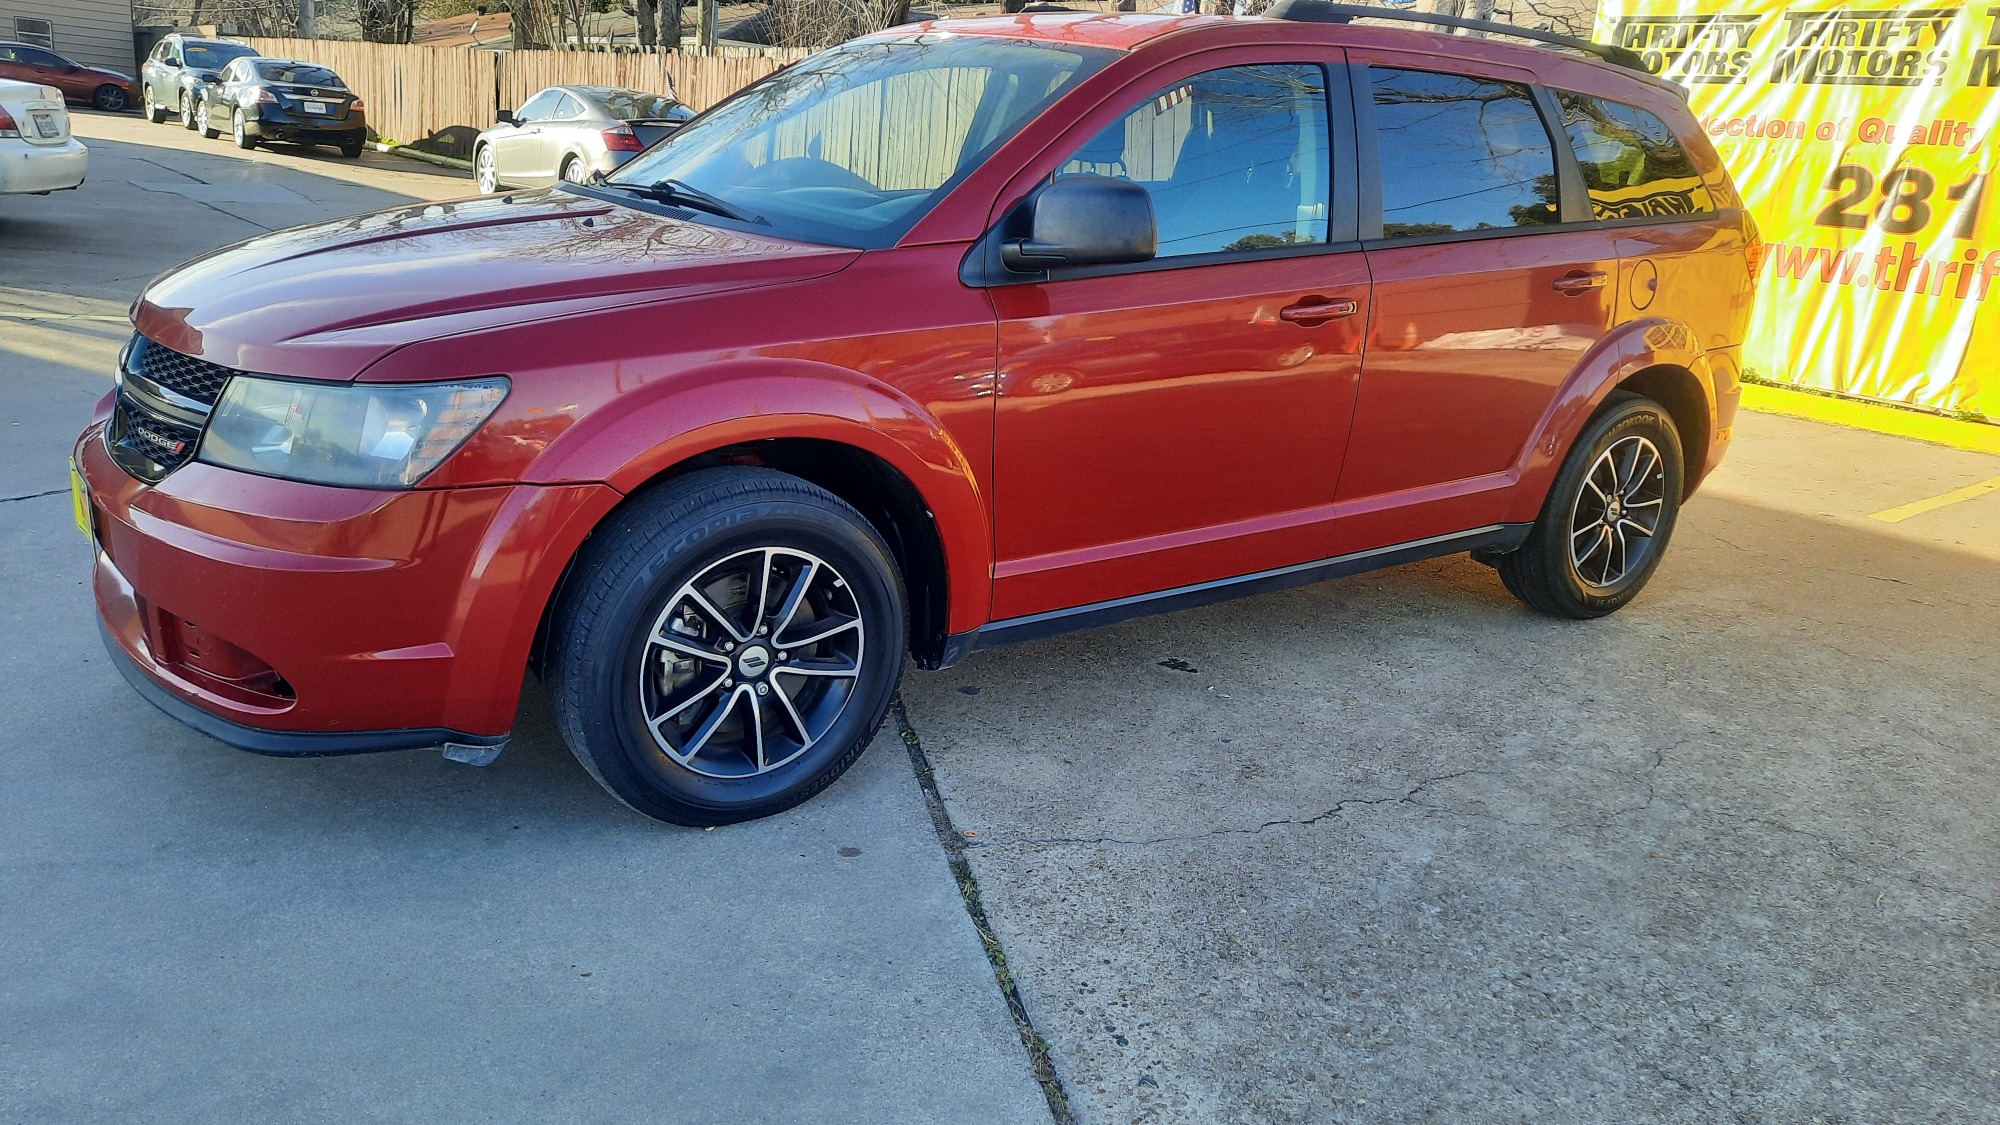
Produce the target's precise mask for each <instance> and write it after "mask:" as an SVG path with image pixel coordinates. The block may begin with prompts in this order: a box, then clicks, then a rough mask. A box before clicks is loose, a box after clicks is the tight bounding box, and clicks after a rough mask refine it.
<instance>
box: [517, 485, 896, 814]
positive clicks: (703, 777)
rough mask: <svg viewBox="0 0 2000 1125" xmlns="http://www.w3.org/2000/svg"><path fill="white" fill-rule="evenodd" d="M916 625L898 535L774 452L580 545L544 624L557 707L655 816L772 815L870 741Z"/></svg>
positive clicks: (604, 770) (594, 771)
mask: <svg viewBox="0 0 2000 1125" xmlns="http://www.w3.org/2000/svg"><path fill="white" fill-rule="evenodd" d="M907 629H908V624H907V620H906V612H905V607H904V598H903V588H902V583H901V581H900V580H899V579H898V576H897V572H896V567H895V564H894V562H893V560H892V558H891V556H890V553H889V550H888V548H887V546H886V545H885V544H884V543H883V541H882V537H881V536H880V535H879V534H878V533H877V532H876V530H875V528H874V527H872V526H871V525H870V524H869V523H868V522H867V520H865V519H863V518H862V516H861V515H860V513H858V512H856V511H855V510H854V509H853V508H852V507H850V506H849V505H847V504H846V503H845V502H843V501H841V500H840V499H839V498H837V497H835V496H834V495H833V494H831V493H829V492H827V491H825V490H824V489H821V488H819V487H817V486H815V485H812V484H809V483H807V482H805V481H802V480H799V479H798V478H796V477H792V476H788V475H786V474H783V473H778V472H773V471H771V470H768V469H755V468H740V467H732V468H721V469H708V470H703V471H701V472H696V473H691V474H689V475H687V476H685V477H681V478H679V479H677V480H674V481H670V482H668V483H666V484H664V485H661V486H659V487H658V488H656V489H654V490H653V491H651V492H649V493H646V494H644V495H641V496H639V497H636V498H635V499H633V500H632V501H631V502H630V503H628V504H627V505H626V507H625V508H624V509H622V510H621V511H620V512H619V513H617V514H616V515H614V516H613V517H612V518H611V519H610V520H609V521H608V522H607V525H606V526H605V527H604V528H603V529H601V530H600V531H598V532H596V533H594V534H593V535H592V536H591V539H590V542H589V544H588V545H587V546H586V548H585V550H584V552H583V554H582V555H581V556H580V557H579V558H578V560H577V564H576V570H575V572H574V573H573V574H572V575H571V576H570V578H569V580H568V582H567V583H566V584H565V587H564V594H563V597H562V601H561V603H560V604H559V605H558V606H557V611H556V616H555V618H554V620H553V622H552V623H551V626H550V641H551V644H550V655H549V662H548V673H549V680H550V687H551V689H552V692H551V693H552V695H553V696H554V699H555V712H556V724H557V726H558V728H559V729H560V730H561V731H562V734H563V738H564V740H565V741H567V742H568V743H569V746H570V749H571V750H572V751H574V752H575V754H576V756H577V759H578V760H579V761H581V762H582V763H583V765H584V768H586V769H587V770H589V771H590V774H591V776H592V777H595V778H596V779H597V780H598V782H599V783H601V784H602V785H603V786H604V787H605V788H606V789H608V790H610V791H611V793H612V795H613V796H615V797H617V798H618V799H619V800H621V801H623V802H624V803H625V804H627V805H629V806H630V807H632V808H633V809H635V810H636V811H638V812H640V813H643V814H645V815H646V816H650V817H653V818H655V819H658V820H664V821H668V822H670V823H673V824H684V825H691V826H705V825H715V824H730V823H734V822H736V821H741V820H750V819H753V818H756V817H761V816H769V815H771V814H773V813H777V812H781V811H783V810H785V809H788V808H791V807H792V806H793V805H796V804H798V803H799V802H801V801H804V800H806V799H807V798H809V797H811V796H813V795H814V794H816V793H818V792H819V791H820V790H822V789H825V788H826V787H827V786H828V785H830V784H832V783H833V781H834V779H835V778H838V777H839V776H840V775H841V774H842V773H843V772H845V771H846V770H847V768H848V767H849V766H851V765H853V764H854V761H855V759H857V758H859V757H860V756H861V752H862V750H864V749H865V748H866V747H867V745H868V743H869V741H870V740H871V739H872V738H873V737H874V735H875V731H876V729H877V728H878V727H880V726H881V725H882V719H883V716H884V714H885V713H886V712H887V710H888V706H889V700H890V698H891V697H892V696H893V695H894V694H895V691H896V684H897V682H898V680H899V679H900V678H901V675H902V667H903V652H904V649H905V647H906V645H905V637H906V632H907Z"/></svg>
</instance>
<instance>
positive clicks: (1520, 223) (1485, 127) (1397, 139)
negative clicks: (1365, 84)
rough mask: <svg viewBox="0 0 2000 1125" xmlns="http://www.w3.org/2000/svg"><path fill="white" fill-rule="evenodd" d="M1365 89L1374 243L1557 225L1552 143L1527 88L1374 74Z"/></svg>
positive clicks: (1408, 73) (1451, 77)
mask: <svg viewBox="0 0 2000 1125" xmlns="http://www.w3.org/2000/svg"><path fill="white" fill-rule="evenodd" d="M1369 82H1370V85H1371V87H1372V91H1373V101H1374V106H1373V111H1374V117H1375V144H1376V151H1377V153H1378V155H1379V158H1380V163H1381V169H1382V235H1383V237H1385V238H1421V237H1425V236H1428V235H1437V234H1449V233H1453V232H1459V231H1486V230H1496V231H1497V230H1504V229H1507V228H1512V227H1534V226H1545V225H1548V224H1550V223H1555V222H1558V221H1560V219H1561V213H1560V212H1559V210H1558V209H1557V204H1556V191H1557V188H1556V158H1555V145H1554V143H1553V142H1552V141H1551V140H1550V139H1549V132H1548V128H1547V127H1546V126H1545V125H1543V124H1542V116H1541V113H1540V112H1539V111H1538V110H1537V109H1536V108H1535V98H1534V94H1533V93H1532V92H1530V90H1529V89H1528V87H1526V86H1523V85H1520V84H1518V83H1514V82H1501V81H1498V80H1496V79H1491V78H1477V77H1472V76H1469V75H1459V74H1438V73H1434V72H1431V71H1423V70H1394V69H1387V68H1380V67H1377V68H1371V69H1370V71H1369Z"/></svg>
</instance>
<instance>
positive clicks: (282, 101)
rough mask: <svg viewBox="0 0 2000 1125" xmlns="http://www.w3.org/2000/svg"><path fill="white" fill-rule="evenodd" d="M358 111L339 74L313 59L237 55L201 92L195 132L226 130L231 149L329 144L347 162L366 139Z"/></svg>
mask: <svg viewBox="0 0 2000 1125" xmlns="http://www.w3.org/2000/svg"><path fill="white" fill-rule="evenodd" d="M362 109H363V106H362V104H361V99H360V98H358V97H355V96H354V91H352V90H349V89H348V88H347V83H345V82H342V81H341V80H340V75H338V74H335V73H334V72H333V71H331V70H328V69H327V68H325V67H323V66H320V65H319V64H317V63H309V62H299V61H297V60H294V59H269V58H246V59H237V60H236V61H235V62H233V63H230V64H229V65H228V66H227V67H224V68H223V71H222V74H221V76H220V78H219V80H218V81H217V82H216V83H215V84H214V85H212V86H210V87H209V88H208V89H207V90H206V91H205V92H204V93H203V94H202V98H201V107H200V114H201V121H202V126H201V132H202V135H203V136H205V137H213V136H215V135H217V134H218V133H221V132H223V131H225V130H227V131H228V133H229V134H230V136H232V137H234V138H235V140H236V147H237V148H256V147H257V146H258V145H259V144H261V143H263V142H265V141H290V142H291V143H293V144H301V145H333V146H334V147H336V148H338V149H339V150H340V155H342V156H345V157H347V158H349V159H350V160H351V159H353V158H354V157H357V156H360V155H361V149H362V147H363V146H364V145H366V144H367V142H368V119H367V118H366V117H364V116H363V115H362Z"/></svg>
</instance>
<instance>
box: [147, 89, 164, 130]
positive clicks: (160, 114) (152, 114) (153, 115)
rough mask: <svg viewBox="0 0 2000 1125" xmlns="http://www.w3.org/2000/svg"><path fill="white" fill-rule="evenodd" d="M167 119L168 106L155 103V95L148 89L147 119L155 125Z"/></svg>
mask: <svg viewBox="0 0 2000 1125" xmlns="http://www.w3.org/2000/svg"><path fill="white" fill-rule="evenodd" d="M166 119H167V107H166V106H163V105H154V104H153V95H152V93H151V92H150V91H148V92H147V94H146V120H148V121H150V122H152V123H153V124H155V125H158V124H159V123H160V122H162V121H165V120H166Z"/></svg>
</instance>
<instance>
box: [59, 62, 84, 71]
mask: <svg viewBox="0 0 2000 1125" xmlns="http://www.w3.org/2000/svg"><path fill="white" fill-rule="evenodd" d="M82 69H83V67H81V66H78V65H77V64H76V63H66V64H64V66H63V73H64V74H75V73H76V72H77V71H79V70H82Z"/></svg>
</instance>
